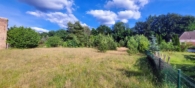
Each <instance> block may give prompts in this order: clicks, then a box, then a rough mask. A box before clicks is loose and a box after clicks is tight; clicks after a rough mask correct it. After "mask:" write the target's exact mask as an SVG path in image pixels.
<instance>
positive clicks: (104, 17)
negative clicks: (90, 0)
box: [87, 10, 117, 25]
mask: <svg viewBox="0 0 195 88" xmlns="http://www.w3.org/2000/svg"><path fill="white" fill-rule="evenodd" d="M87 14H91V15H93V16H94V17H96V18H97V19H98V21H100V23H102V24H106V25H112V24H115V20H117V15H116V14H115V13H114V12H112V11H104V10H91V11H87Z"/></svg>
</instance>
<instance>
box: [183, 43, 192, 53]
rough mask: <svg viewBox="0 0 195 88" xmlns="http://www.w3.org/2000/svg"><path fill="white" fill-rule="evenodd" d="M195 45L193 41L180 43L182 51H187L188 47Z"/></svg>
mask: <svg viewBox="0 0 195 88" xmlns="http://www.w3.org/2000/svg"><path fill="white" fill-rule="evenodd" d="M192 46H193V45H192V44H191V43H181V45H180V51H181V52H185V51H187V49H188V48H190V47H192Z"/></svg>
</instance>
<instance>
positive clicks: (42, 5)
mask: <svg viewBox="0 0 195 88" xmlns="http://www.w3.org/2000/svg"><path fill="white" fill-rule="evenodd" d="M20 1H22V2H25V3H27V4H29V5H32V6H34V7H35V8H37V10H36V11H27V12H26V13H27V14H30V15H33V16H36V17H40V18H43V19H45V20H48V21H50V22H52V23H56V24H58V25H59V26H60V27H63V28H67V23H68V22H72V23H74V22H76V21H79V20H78V19H77V18H76V17H75V16H74V14H73V13H72V10H74V8H73V5H74V1H73V0H47V1H46V0H20ZM63 9H66V10H67V12H66V13H63V12H59V11H57V10H60V11H61V10H63ZM81 25H85V26H87V24H85V23H82V22H81Z"/></svg>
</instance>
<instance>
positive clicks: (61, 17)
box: [0, 0, 195, 32]
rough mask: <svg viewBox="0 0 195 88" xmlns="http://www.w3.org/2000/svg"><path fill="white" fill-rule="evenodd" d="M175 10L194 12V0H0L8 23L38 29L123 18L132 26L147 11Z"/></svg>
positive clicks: (0, 11) (110, 22)
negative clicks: (77, 22)
mask: <svg viewBox="0 0 195 88" xmlns="http://www.w3.org/2000/svg"><path fill="white" fill-rule="evenodd" d="M167 13H178V14H181V15H192V16H195V0H0V17H3V18H7V19H8V20H9V23H8V24H9V25H8V27H12V26H14V25H15V26H24V27H30V28H32V29H34V30H36V31H38V32H48V31H50V30H58V29H61V28H63V29H66V28H67V23H68V22H72V23H74V22H76V21H80V23H81V25H83V26H88V27H90V28H97V27H98V26H99V25H101V24H104V25H107V26H109V27H111V26H112V25H113V24H115V23H116V22H119V21H121V22H124V23H127V24H129V26H130V27H133V26H134V25H135V23H136V22H138V21H145V19H146V18H147V17H148V16H149V15H161V14H167Z"/></svg>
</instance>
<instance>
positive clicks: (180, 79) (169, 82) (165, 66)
mask: <svg viewBox="0 0 195 88" xmlns="http://www.w3.org/2000/svg"><path fill="white" fill-rule="evenodd" d="M146 55H147V57H148V60H149V61H150V63H151V65H153V67H154V70H155V72H156V74H157V76H158V78H159V79H160V81H162V83H164V84H165V85H166V86H168V87H169V88H176V87H177V88H195V80H193V79H192V78H190V77H189V76H187V75H186V74H184V73H183V72H182V71H181V70H180V69H178V71H177V70H176V69H174V68H173V67H172V66H171V65H170V64H169V60H170V57H169V58H168V60H167V61H166V59H165V56H164V58H162V57H163V55H160V54H159V53H156V55H154V54H153V53H151V52H149V51H147V52H146Z"/></svg>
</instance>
